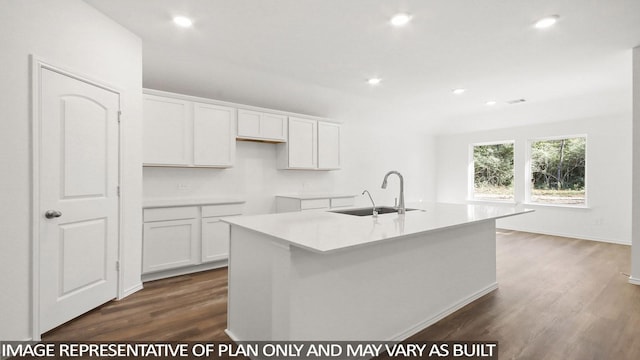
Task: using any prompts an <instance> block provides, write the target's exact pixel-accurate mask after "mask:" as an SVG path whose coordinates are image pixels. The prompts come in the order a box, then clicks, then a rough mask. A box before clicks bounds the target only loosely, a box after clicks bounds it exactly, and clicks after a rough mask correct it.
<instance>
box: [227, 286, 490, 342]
mask: <svg viewBox="0 0 640 360" xmlns="http://www.w3.org/2000/svg"><path fill="white" fill-rule="evenodd" d="M497 289H498V283H497V282H494V283H493V284H490V285H489V286H487V287H485V288H484V289H480V290H479V291H477V292H475V293H473V294H471V295H469V296H467V297H466V298H464V299H462V300H460V301H458V302H457V303H455V304H453V305H451V306H449V307H448V308H446V309H444V310H442V311H441V312H439V313H438V314H436V315H435V316H432V317H430V318H428V319H425V320H423V321H420V322H419V323H417V324H415V325H413V326H412V327H410V328H408V329H407V330H405V331H403V332H400V333H398V334H396V335H394V336H392V337H391V338H390V339H388V340H385V341H393V342H399V341H403V340H405V339H407V338H409V337H410V336H412V335H415V334H417V333H418V332H420V331H422V330H424V329H426V328H427V327H429V326H431V325H433V324H435V323H437V322H438V321H440V320H442V319H444V318H445V317H447V316H449V315H451V314H453V313H454V312H456V311H458V310H460V309H462V308H463V307H465V306H467V305H469V304H471V303H472V302H474V301H476V300H478V299H479V298H481V297H483V296H485V295H487V294H488V293H490V292H492V291H494V290H497ZM224 332H225V334H227V336H229V337H230V338H231V340H233V341H235V342H239V341H243V340H240V339H239V338H238V337H237V336H236V335H235V334H234V333H233V332H231V330H229V329H225V330H224Z"/></svg>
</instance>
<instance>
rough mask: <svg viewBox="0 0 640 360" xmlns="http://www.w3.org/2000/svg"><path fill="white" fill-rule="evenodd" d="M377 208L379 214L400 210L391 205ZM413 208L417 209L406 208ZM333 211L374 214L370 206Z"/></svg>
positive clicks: (363, 214)
mask: <svg viewBox="0 0 640 360" xmlns="http://www.w3.org/2000/svg"><path fill="white" fill-rule="evenodd" d="M376 210H378V214H379V215H381V214H390V213H397V212H398V209H397V208H394V207H389V206H379V207H376ZM413 210H417V209H405V211H413ZM331 212H334V213H337V214H346V215H354V216H371V215H373V208H372V207H368V208H361V209H350V210H334V211H331Z"/></svg>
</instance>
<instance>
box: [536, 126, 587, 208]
mask: <svg viewBox="0 0 640 360" xmlns="http://www.w3.org/2000/svg"><path fill="white" fill-rule="evenodd" d="M586 144H587V139H586V137H585V136H575V137H565V138H554V139H545V140H534V141H531V148H530V155H531V157H530V164H531V169H530V170H531V185H530V187H529V194H528V195H529V201H530V202H532V203H539V204H559V205H585V204H586V196H585V195H586V191H585V189H586V187H585V178H586V176H585V175H586Z"/></svg>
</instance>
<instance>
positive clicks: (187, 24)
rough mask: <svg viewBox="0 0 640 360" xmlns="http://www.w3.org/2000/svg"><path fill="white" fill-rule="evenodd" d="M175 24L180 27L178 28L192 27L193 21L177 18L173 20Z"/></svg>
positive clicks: (182, 17) (181, 17)
mask: <svg viewBox="0 0 640 360" xmlns="http://www.w3.org/2000/svg"><path fill="white" fill-rule="evenodd" d="M173 22H174V23H175V24H176V25H178V26H182V27H185V28H186V27H191V25H193V20H191V19H189V18H188V17H185V16H176V17H174V18H173Z"/></svg>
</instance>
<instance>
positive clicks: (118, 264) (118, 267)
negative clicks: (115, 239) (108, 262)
mask: <svg viewBox="0 0 640 360" xmlns="http://www.w3.org/2000/svg"><path fill="white" fill-rule="evenodd" d="M116 271H120V261H119V260H118V261H116Z"/></svg>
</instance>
